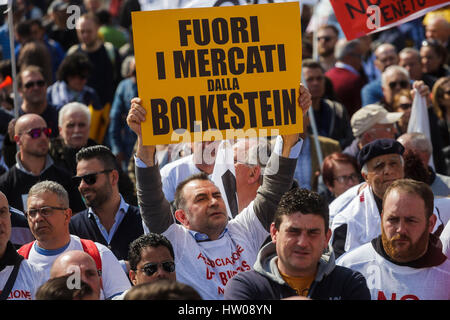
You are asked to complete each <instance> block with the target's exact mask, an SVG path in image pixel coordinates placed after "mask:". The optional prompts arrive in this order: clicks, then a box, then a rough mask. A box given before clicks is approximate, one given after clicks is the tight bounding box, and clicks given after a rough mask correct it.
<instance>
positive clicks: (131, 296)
mask: <svg viewBox="0 0 450 320" xmlns="http://www.w3.org/2000/svg"><path fill="white" fill-rule="evenodd" d="M124 300H202V298H201V296H200V294H199V293H198V292H197V291H196V290H195V289H194V288H192V287H191V286H189V285H187V284H184V283H182V282H178V281H173V280H169V279H159V280H156V281H153V282H146V283H140V284H138V285H136V286H134V287H131V289H130V290H129V291H128V292H127V294H126V295H125V297H124Z"/></svg>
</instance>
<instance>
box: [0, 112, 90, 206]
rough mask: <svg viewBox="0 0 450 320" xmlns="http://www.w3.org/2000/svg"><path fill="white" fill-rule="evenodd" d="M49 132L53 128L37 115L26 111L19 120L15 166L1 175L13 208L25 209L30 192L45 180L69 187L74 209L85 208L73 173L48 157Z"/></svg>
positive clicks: (2, 186)
mask: <svg viewBox="0 0 450 320" xmlns="http://www.w3.org/2000/svg"><path fill="white" fill-rule="evenodd" d="M50 135H51V129H50V128H48V127H47V124H46V122H45V120H44V119H43V118H42V117H41V116H39V115H37V114H34V113H30V114H25V115H23V116H21V117H20V118H19V119H18V120H17V122H16V124H15V135H14V140H15V141H16V143H17V145H18V148H19V151H18V152H17V155H16V165H15V166H14V167H12V168H11V169H10V170H9V171H8V172H6V173H5V174H4V175H3V176H1V177H0V190H1V191H3V192H4V193H5V195H6V196H7V198H8V200H9V202H10V204H11V205H12V206H13V207H14V208H17V209H19V210H21V211H25V210H24V209H25V208H26V202H27V196H28V192H29V190H30V188H31V187H32V186H33V185H34V184H35V183H37V182H39V181H42V180H52V181H56V182H58V183H60V184H62V185H63V186H64V188H65V189H66V190H68V192H69V198H70V205H71V208H72V210H73V212H75V213H77V212H79V211H81V210H84V209H85V206H84V204H83V200H82V199H81V195H80V193H79V192H78V190H77V189H76V186H75V185H74V184H73V182H72V179H71V175H70V174H69V173H68V172H67V171H65V170H63V169H60V168H59V167H57V166H55V164H54V162H53V159H52V158H51V157H50V156H49V154H48V151H49V137H50Z"/></svg>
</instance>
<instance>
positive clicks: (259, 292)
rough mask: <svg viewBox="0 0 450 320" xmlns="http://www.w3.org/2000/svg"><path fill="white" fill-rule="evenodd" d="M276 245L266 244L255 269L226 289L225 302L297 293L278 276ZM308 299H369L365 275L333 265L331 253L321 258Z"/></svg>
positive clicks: (285, 296)
mask: <svg viewBox="0 0 450 320" xmlns="http://www.w3.org/2000/svg"><path fill="white" fill-rule="evenodd" d="M277 259H278V257H277V254H276V250H275V244H274V243H269V244H267V245H265V246H264V247H263V248H262V249H261V251H260V252H259V254H258V259H257V261H256V263H255V265H254V270H251V271H246V272H240V273H238V274H236V275H235V276H234V277H233V278H231V279H230V280H229V281H228V283H227V285H226V287H225V296H224V298H225V300H279V299H283V298H287V297H291V296H296V295H297V293H296V292H295V290H294V289H292V288H291V287H290V286H289V285H288V284H287V283H286V282H285V281H284V279H283V277H282V276H281V275H280V272H279V271H278V267H277ZM308 297H309V298H311V299H316V300H370V292H369V289H368V288H367V284H366V279H365V278H364V276H363V275H362V274H361V273H359V272H356V271H353V270H351V269H348V268H345V267H341V266H336V265H335V264H334V254H333V253H332V252H328V253H327V254H324V255H322V258H321V260H320V262H319V265H318V269H317V273H316V278H315V280H314V281H313V283H312V284H311V287H310V289H309V294H308Z"/></svg>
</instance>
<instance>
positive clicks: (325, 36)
mask: <svg viewBox="0 0 450 320" xmlns="http://www.w3.org/2000/svg"><path fill="white" fill-rule="evenodd" d="M338 37H339V30H338V29H337V28H336V27H335V26H333V25H331V24H328V25H324V26H321V27H320V28H319V30H317V51H318V53H319V61H320V65H321V66H322V68H323V69H324V72H327V71H328V70H330V69H331V68H333V67H334V64H335V63H336V57H335V56H334V48H335V47H336V43H337V41H338Z"/></svg>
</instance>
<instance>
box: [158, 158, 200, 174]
mask: <svg viewBox="0 0 450 320" xmlns="http://www.w3.org/2000/svg"><path fill="white" fill-rule="evenodd" d="M192 161H193V155H192V154H190V155H187V156H185V157H182V158H180V159H177V160H174V161H172V162H169V163H168V164H166V165H165V166H164V167H163V168H162V169H161V175H168V174H169V172H172V171H175V170H182V171H183V170H185V168H186V167H188V166H190V164H191V162H192Z"/></svg>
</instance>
